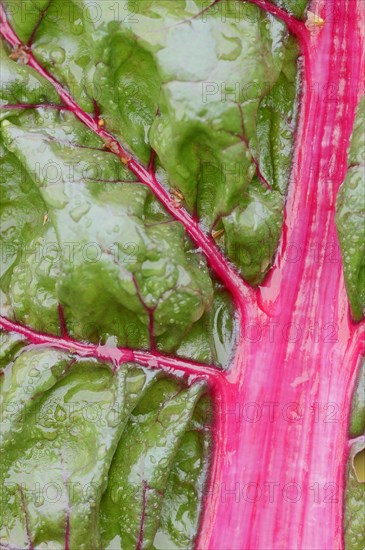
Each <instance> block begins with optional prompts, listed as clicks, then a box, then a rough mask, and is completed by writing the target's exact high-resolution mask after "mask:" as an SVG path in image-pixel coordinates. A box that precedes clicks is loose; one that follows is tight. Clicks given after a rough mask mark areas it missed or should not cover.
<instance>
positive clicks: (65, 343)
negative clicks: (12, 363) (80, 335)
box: [0, 316, 224, 387]
mask: <svg viewBox="0 0 365 550" xmlns="http://www.w3.org/2000/svg"><path fill="white" fill-rule="evenodd" d="M0 328H1V329H2V330H5V331H7V332H14V333H16V334H20V335H21V336H24V338H25V339H26V340H28V342H30V343H31V344H34V345H37V346H47V347H52V348H54V349H59V350H64V351H68V352H70V353H74V354H75V355H78V356H80V357H93V358H95V359H99V360H100V361H107V362H109V363H112V364H113V365H114V366H115V367H117V366H119V365H122V364H124V363H130V362H131V363H137V364H138V365H141V366H142V367H148V368H150V369H154V370H156V369H159V370H163V371H165V372H167V373H169V374H182V373H183V374H186V375H189V376H192V377H194V378H202V379H206V380H207V381H208V382H209V383H211V384H212V386H213V387H214V386H216V385H217V387H219V386H221V385H222V384H224V376H223V373H222V372H221V371H219V370H218V369H217V368H214V367H213V366H210V365H206V364H204V363H198V362H197V361H189V360H185V359H179V358H177V357H170V356H168V355H163V354H162V353H158V352H156V351H151V352H150V351H144V350H134V349H130V348H111V347H108V346H103V345H100V344H99V345H95V344H85V343H84V342H78V341H77V340H73V339H71V338H67V337H66V338H65V337H64V336H63V337H58V336H52V335H49V334H43V333H41V332H37V331H35V330H33V329H30V328H28V327H25V326H24V325H21V324H19V323H15V322H13V321H11V320H9V319H7V318H6V317H2V316H0Z"/></svg>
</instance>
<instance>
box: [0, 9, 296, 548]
mask: <svg viewBox="0 0 365 550" xmlns="http://www.w3.org/2000/svg"><path fill="white" fill-rule="evenodd" d="M288 4H289V0H288V2H285V6H284V7H287V8H288V9H289V11H293V12H294V13H296V14H299V12H300V10H301V7H302V5H303V2H302V1H301V0H299V1H298V2H295V6H293V7H290V6H288ZM4 5H5V8H6V10H7V12H8V16H9V19H10V22H11V24H12V25H13V26H14V28H15V30H16V32H17V33H18V34H19V36H20V38H21V39H22V40H23V41H24V42H25V43H30V42H31V43H32V50H33V52H34V55H35V56H36V58H37V59H38V60H39V62H40V63H41V64H42V65H43V66H44V67H45V68H46V69H47V70H48V71H49V73H50V74H52V75H53V76H54V77H55V78H56V79H57V80H58V81H59V82H60V83H61V84H62V85H63V86H64V87H65V88H66V89H67V90H68V91H69V92H70V94H71V95H72V96H73V97H74V98H75V100H76V101H77V102H78V103H79V105H80V106H81V108H82V109H84V110H85V111H86V112H88V113H90V114H91V115H93V116H94V117H95V118H98V119H99V123H100V125H105V127H106V128H107V130H108V131H110V132H111V133H113V134H114V135H115V136H116V137H117V138H118V139H119V140H120V141H121V142H122V143H123V144H124V145H125V147H126V148H127V149H128V150H130V151H131V153H132V154H134V155H136V156H137V157H138V158H139V159H140V160H141V162H142V163H144V164H145V165H147V163H148V162H149V160H150V157H151V153H152V150H155V152H156V161H155V164H156V170H157V175H158V177H159V179H160V181H161V182H162V183H163V185H165V186H166V187H167V188H168V189H170V190H171V191H173V189H176V190H179V191H180V193H182V195H183V199H181V200H182V203H183V205H184V206H186V207H187V208H188V209H190V211H191V212H192V213H194V214H195V215H196V216H197V217H198V218H200V221H201V223H202V227H203V228H204V229H205V230H206V231H207V232H212V230H214V231H216V232H217V234H218V235H219V236H218V237H217V242H218V244H219V245H220V246H221V247H222V249H223V250H224V251H225V252H226V253H228V255H229V257H230V259H231V260H233V261H234V262H235V263H236V265H237V267H238V268H239V269H240V271H241V273H242V274H243V275H244V277H245V278H246V279H247V280H248V281H250V282H251V283H253V284H257V283H259V282H260V281H261V280H262V278H263V277H264V275H265V273H266V272H267V269H268V268H269V266H270V263H271V261H272V257H273V254H274V250H275V248H276V244H277V242H278V238H279V233H280V229H281V225H282V216H283V201H284V195H285V192H286V188H287V184H288V177H289V171H290V162H291V153H292V144H293V136H294V131H295V124H296V95H297V86H296V84H297V58H298V48H297V46H296V44H295V41H294V39H293V38H292V37H291V36H290V35H289V33H288V31H287V29H286V27H285V25H284V24H283V23H282V22H281V21H279V20H278V19H276V18H275V17H272V16H270V15H268V14H267V13H265V12H264V11H262V10H261V9H259V8H258V7H257V6H255V5H253V4H252V3H250V2H240V3H238V2H231V1H230V0H222V1H221V2H220V3H219V5H218V4H217V5H216V6H211V7H210V8H209V9H207V10H205V9H204V8H205V7H208V6H205V4H204V5H203V4H202V2H200V1H195V0H188V1H185V0H176V1H174V2H171V1H166V0H158V1H155V0H153V1H152V0H151V1H150V0H144V1H143V2H131V1H118V2H115V1H114V0H103V2H89V1H88V0H71V1H69V2H64V1H63V0H51V1H49V0H23V1H22V2H18V3H15V2H13V1H12V0H5V1H4ZM237 9H238V10H239V13H240V14H241V15H242V14H243V17H241V16H240V17H237ZM235 10H236V11H235ZM241 10H242V11H241ZM11 53H12V52H11V50H10V48H9V47H8V46H5V47H4V48H3V49H2V50H1V61H2V66H3V67H4V69H3V70H2V80H3V86H2V89H1V102H2V107H1V113H0V120H1V121H2V126H1V135H2V146H1V147H2V148H1V155H2V157H3V160H4V164H3V168H2V172H1V181H0V185H1V191H2V192H3V195H2V196H3V197H4V200H3V206H2V209H3V208H5V212H6V213H5V214H4V216H3V218H2V219H3V221H2V226H1V247H2V248H1V252H2V254H1V256H2V268H1V277H0V290H1V302H2V314H5V315H6V316H8V317H9V318H11V319H13V320H14V321H17V322H19V323H23V324H25V325H28V326H29V327H32V328H33V329H37V330H40V331H44V332H47V333H51V334H55V335H60V334H61V332H62V327H61V320H60V318H59V306H60V305H61V306H62V310H63V313H64V317H65V323H66V329H67V332H68V335H69V336H70V337H73V338H76V339H79V340H86V341H88V342H95V343H102V344H105V343H106V344H108V346H111V347H114V346H117V345H125V346H130V347H134V348H137V349H143V348H149V347H151V346H152V345H154V344H155V346H156V348H157V349H158V350H161V351H164V352H169V353H171V352H174V353H175V354H176V355H178V356H183V357H190V358H191V359H195V360H199V361H202V362H206V363H210V364H215V365H216V366H217V368H219V366H223V367H224V366H226V365H227V363H228V360H229V358H230V355H231V353H232V349H233V348H234V345H235V338H234V332H235V331H234V329H235V326H234V324H235V316H234V308H233V305H232V301H231V299H230V298H229V297H228V295H227V293H226V292H225V291H224V290H223V289H222V288H221V286H220V284H219V283H218V282H217V281H215V280H214V278H213V276H212V274H211V273H210V272H209V270H208V267H207V263H206V260H205V258H204V257H203V256H202V255H201V254H200V251H199V250H197V249H196V248H195V247H194V246H193V244H192V243H191V241H190V240H189V239H188V238H187V237H186V234H185V231H184V229H183V227H182V226H181V225H180V224H179V223H177V222H175V221H174V220H172V218H171V217H170V216H169V215H168V214H167V213H166V211H165V210H164V209H163V207H162V206H161V205H160V204H159V203H158V201H157V200H156V199H155V198H154V197H153V195H152V193H151V192H150V191H149V190H148V189H147V188H146V187H145V186H142V185H140V184H138V183H137V182H136V181H135V180H134V178H133V176H131V173H130V172H128V171H127V170H126V169H125V167H123V165H122V164H121V163H120V161H119V159H118V158H117V157H116V156H114V155H113V154H111V153H110V152H108V151H107V150H105V148H103V142H102V141H101V140H100V139H99V138H98V137H96V136H95V135H94V134H93V133H92V132H90V131H89V130H87V129H86V128H85V127H84V126H83V125H82V124H81V123H80V122H78V121H77V120H76V118H75V116H74V114H73V113H72V112H69V111H67V110H65V109H62V108H60V107H61V106H60V105H59V104H60V100H59V98H58V96H57V94H56V93H55V91H54V89H53V88H52V86H50V84H48V83H47V82H46V81H45V79H43V78H41V77H39V76H38V75H37V74H36V72H35V71H34V70H32V69H30V68H29V67H27V66H25V65H24V64H22V62H21V61H22V60H21V59H19V60H18V62H15V61H14V60H11V59H10V57H9V55H11ZM13 53H14V52H13ZM13 57H14V56H13ZM7 104H9V107H8V108H7V107H6V105H7ZM26 104H28V107H29V106H31V105H35V104H36V105H40V106H39V107H37V108H26ZM50 104H58V108H57V109H52V108H51V107H52V105H50ZM14 105H16V106H17V108H13V107H14ZM47 105H48V107H47ZM53 106H54V105H53ZM1 213H3V211H2V212H1ZM222 230H224V232H223V233H222ZM268 242H269V243H270V246H269V247H268V246H267V243H268ZM2 343H3V351H2V355H1V365H0V366H1V368H2V376H1V379H0V380H1V385H2V396H1V398H2V408H1V411H2V415H3V417H4V418H3V420H4V430H3V432H2V437H3V439H2V447H1V450H2V451H3V454H4V457H5V459H4V462H3V465H2V468H1V471H0V473H1V477H2V482H3V485H4V491H3V495H2V497H3V501H2V502H5V503H6V506H4V507H3V510H2V516H1V520H0V529H1V536H2V540H3V541H4V543H7V544H9V546H10V547H12V546H16V547H19V548H24V547H26V546H27V545H28V546H34V547H49V548H52V550H53V549H55V550H56V549H58V548H64V547H65V546H66V544H68V545H69V547H70V548H80V549H85V550H89V549H93V548H95V549H99V548H100V547H103V548H104V547H105V548H113V549H114V548H119V547H120V548H123V549H126V550H128V549H131V550H132V549H134V548H135V547H136V543H137V541H139V543H138V544H139V547H140V548H146V549H147V548H153V549H155V550H162V549H166V548H179V549H181V550H186V549H188V548H191V547H192V545H193V543H194V540H195V536H196V532H197V528H198V523H199V514H200V510H201V499H202V494H203V490H204V483H205V480H206V473H207V465H208V463H209V451H210V443H211V441H210V430H211V407H210V401H209V399H208V397H207V395H206V394H205V392H206V388H205V387H204V386H203V385H202V384H201V383H200V382H199V383H194V384H191V383H190V385H188V384H187V381H186V380H185V379H179V378H172V377H167V376H166V375H162V374H161V373H159V374H157V373H156V372H154V373H152V372H150V371H148V370H145V369H141V368H137V367H136V366H135V365H131V364H130V365H123V366H122V367H120V368H119V369H117V370H115V369H113V368H112V366H111V365H106V364H100V363H98V362H96V361H93V360H84V359H81V358H79V357H77V356H75V355H73V354H72V353H64V352H58V351H55V350H52V349H49V348H44V347H36V346H35V347H34V346H25V344H26V342H25V341H24V340H23V339H22V338H19V337H14V336H12V335H3V334H2Z"/></svg>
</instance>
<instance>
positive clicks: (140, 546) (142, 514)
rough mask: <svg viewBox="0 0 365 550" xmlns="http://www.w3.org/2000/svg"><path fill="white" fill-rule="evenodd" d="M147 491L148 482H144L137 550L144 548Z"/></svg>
mask: <svg viewBox="0 0 365 550" xmlns="http://www.w3.org/2000/svg"><path fill="white" fill-rule="evenodd" d="M147 490H148V485H147V482H146V481H145V480H143V494H142V512H141V524H140V528H139V534H138V541H137V546H136V550H142V548H143V529H144V524H145V520H146V507H147Z"/></svg>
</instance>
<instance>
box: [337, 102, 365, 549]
mask: <svg viewBox="0 0 365 550" xmlns="http://www.w3.org/2000/svg"><path fill="white" fill-rule="evenodd" d="M364 132H365V97H362V99H361V100H360V102H359V105H358V108H357V114H356V118H355V123H354V128H353V133H352V138H351V144H350V148H349V154H348V171H347V175H346V178H345V181H344V183H343V184H342V186H341V188H340V190H339V193H338V196H337V214H336V223H337V230H338V234H339V239H340V245H341V249H342V257H343V266H344V276H345V282H346V288H347V292H348V296H349V301H350V306H351V310H352V314H353V317H354V318H355V319H356V320H360V319H361V318H362V317H363V315H364V308H365V240H364V238H365V164H364V162H365V133H364ZM349 438H350V443H351V447H350V453H349V456H348V460H347V467H346V494H345V525H344V527H345V547H346V550H362V548H364V545H365V535H364V529H363V525H364V521H365V507H364V498H365V362H364V361H363V362H362V366H361V369H359V375H358V379H357V381H356V387H355V392H354V395H353V397H352V408H351V417H350V425H349Z"/></svg>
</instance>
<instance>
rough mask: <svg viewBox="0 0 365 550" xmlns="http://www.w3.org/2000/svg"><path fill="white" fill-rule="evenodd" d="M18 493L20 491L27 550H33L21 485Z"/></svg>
mask: <svg viewBox="0 0 365 550" xmlns="http://www.w3.org/2000/svg"><path fill="white" fill-rule="evenodd" d="M19 491H20V497H21V500H22V510H23V514H24V520H25V532H26V533H27V539H28V544H29V550H33V548H34V546H33V542H32V539H31V536H30V528H29V518H28V512H27V503H26V500H25V495H24V490H23V487H22V486H21V485H19Z"/></svg>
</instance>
